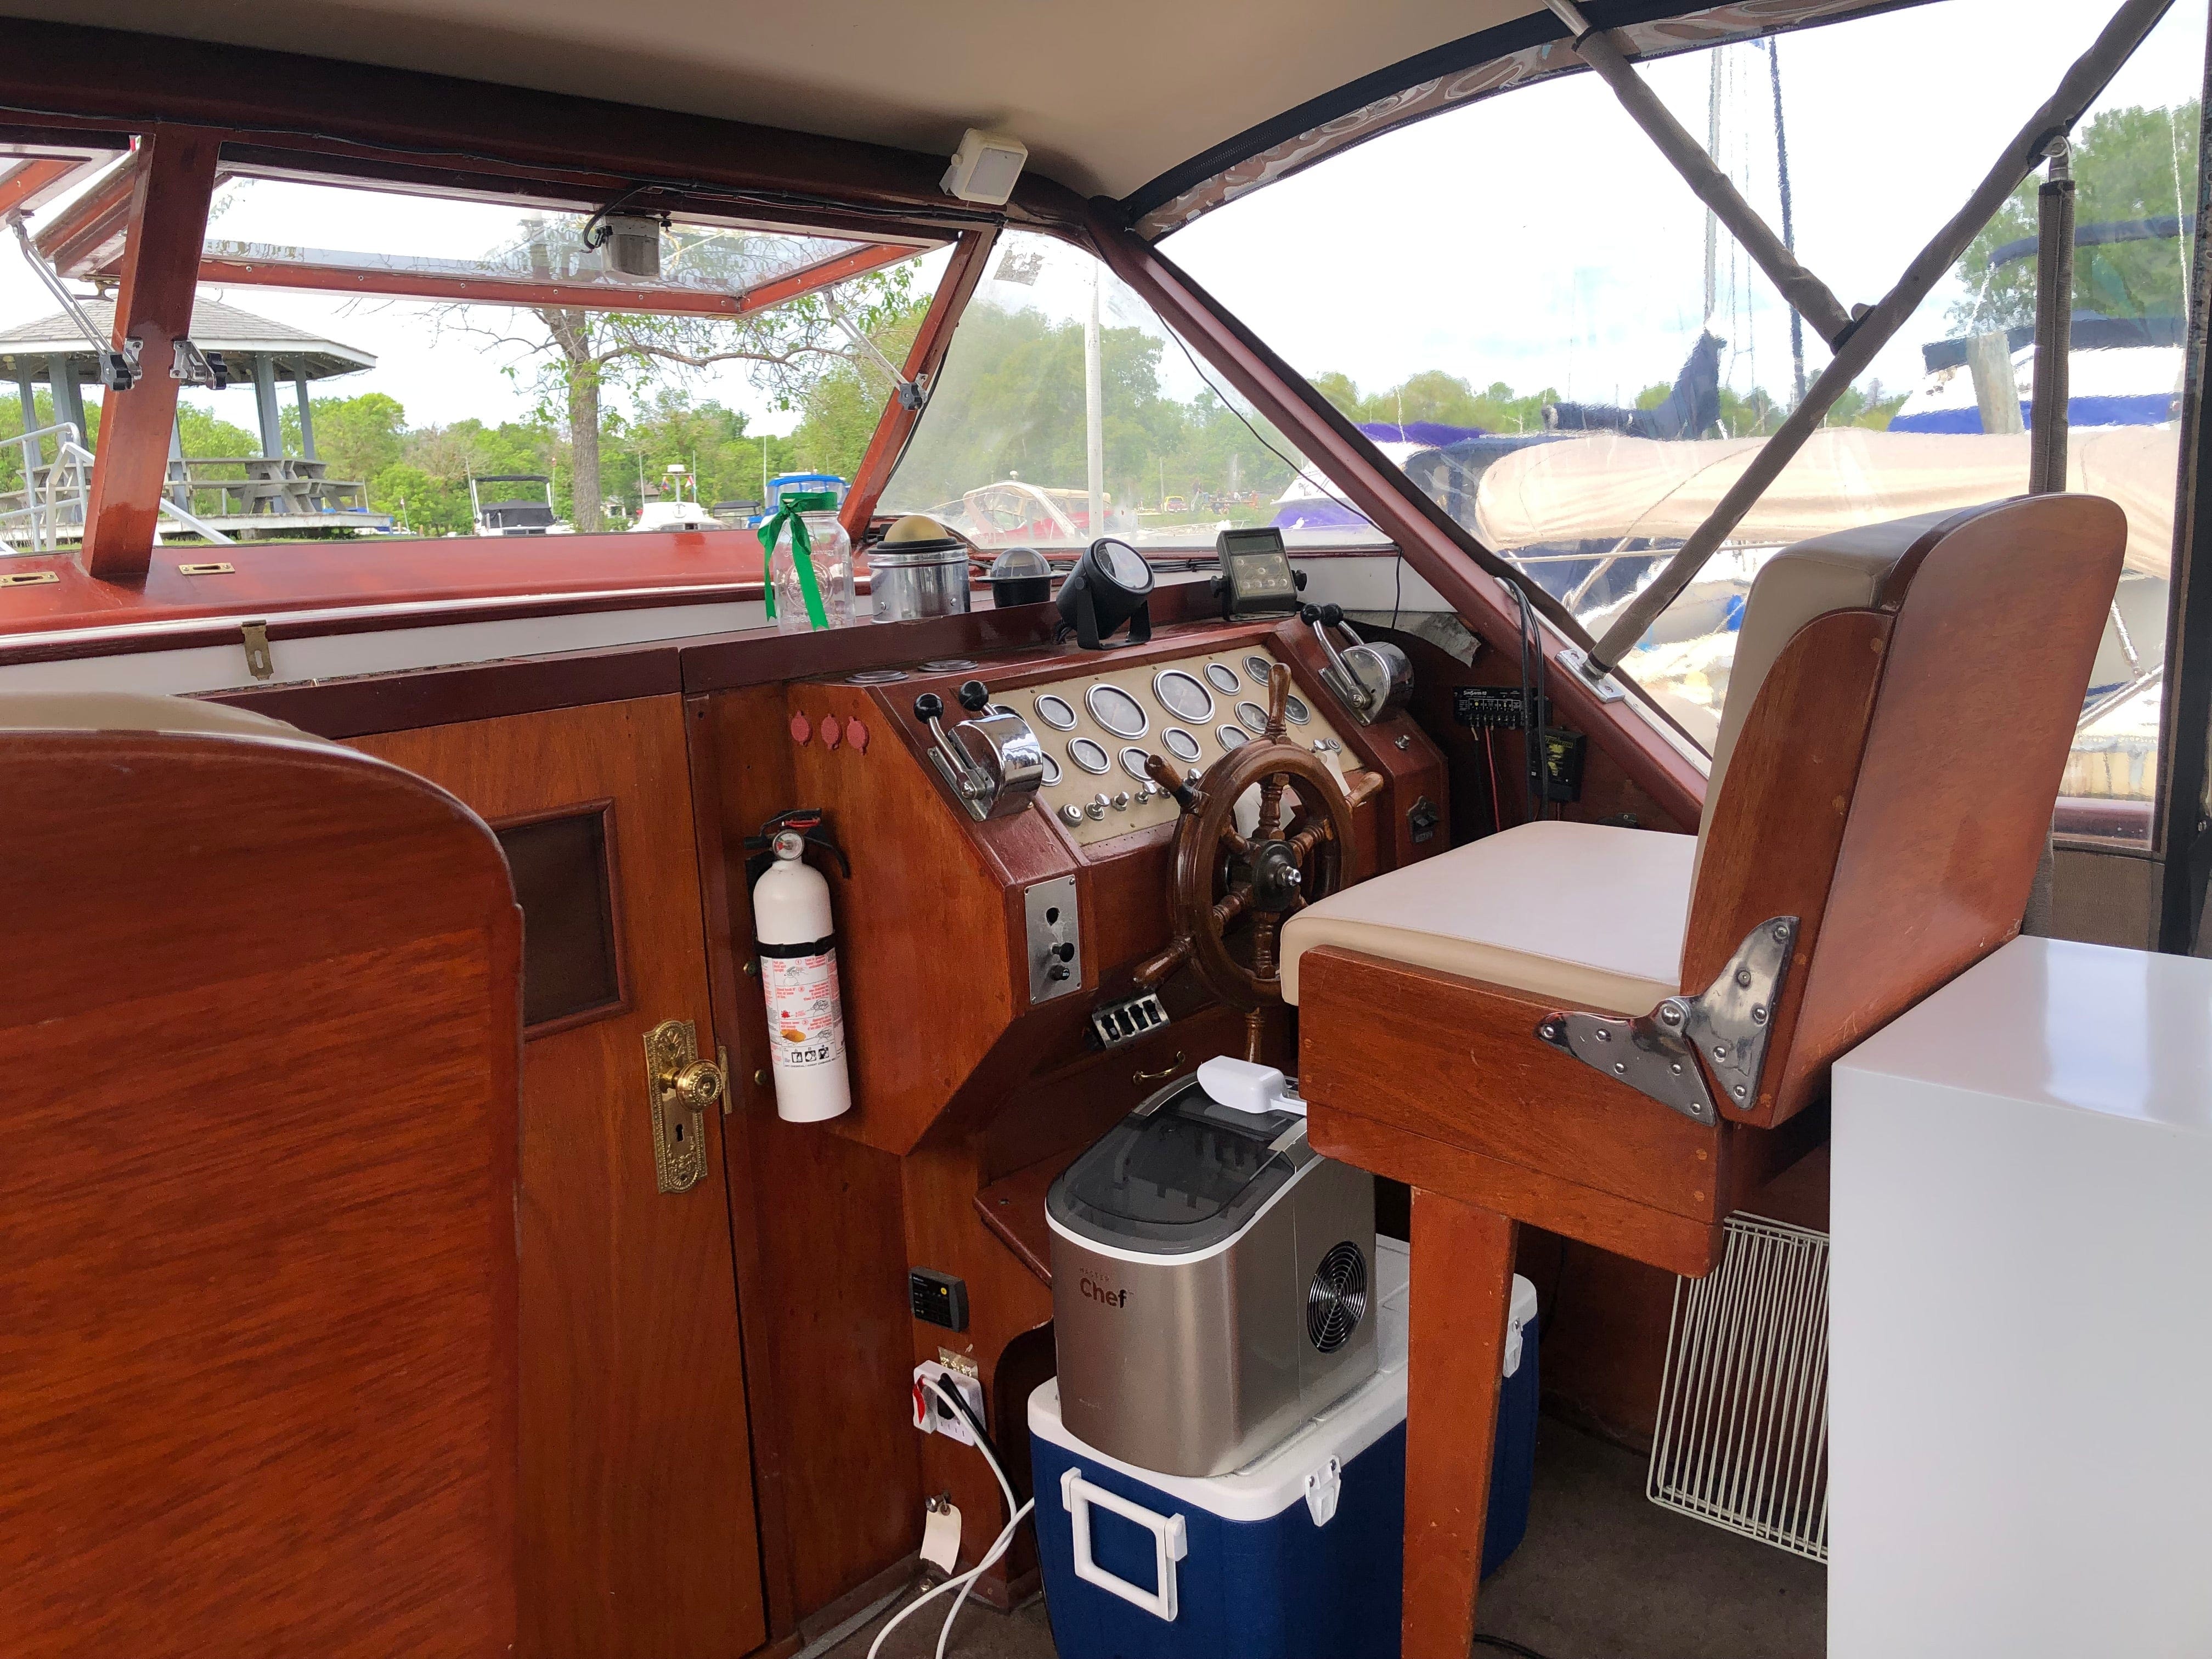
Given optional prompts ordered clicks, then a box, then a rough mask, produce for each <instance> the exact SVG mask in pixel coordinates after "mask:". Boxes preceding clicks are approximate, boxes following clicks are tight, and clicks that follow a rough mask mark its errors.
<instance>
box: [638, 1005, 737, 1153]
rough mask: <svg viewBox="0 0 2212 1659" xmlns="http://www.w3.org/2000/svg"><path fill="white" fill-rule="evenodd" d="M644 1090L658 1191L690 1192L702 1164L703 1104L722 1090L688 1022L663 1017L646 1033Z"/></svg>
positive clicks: (704, 1146) (719, 1077)
mask: <svg viewBox="0 0 2212 1659" xmlns="http://www.w3.org/2000/svg"><path fill="white" fill-rule="evenodd" d="M645 1088H646V1098H647V1101H649V1102H650V1103H651V1105H652V1111H653V1170H654V1173H655V1175H656V1176H658V1177H659V1182H660V1190H661V1191H662V1192H664V1193H684V1192H689V1191H690V1189H691V1188H693V1187H695V1186H696V1185H697V1184H698V1182H699V1177H700V1176H701V1175H702V1174H703V1173H704V1172H705V1170H706V1168H707V1108H708V1107H709V1106H711V1105H713V1104H714V1102H715V1101H717V1100H718V1099H720V1098H721V1097H722V1096H723V1094H724V1093H725V1092H726V1084H725V1081H724V1078H723V1068H722V1067H721V1066H718V1065H716V1064H715V1063H714V1061H713V1060H702V1059H700V1058H699V1033H698V1031H697V1030H696V1029H695V1028H694V1027H693V1025H692V1024H691V1022H690V1020H688V1019H665V1020H663V1021H661V1023H660V1024H658V1025H656V1026H654V1027H653V1029H652V1030H650V1031H647V1033H646V1034H645Z"/></svg>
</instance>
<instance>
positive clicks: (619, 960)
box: [357, 696, 767, 1659]
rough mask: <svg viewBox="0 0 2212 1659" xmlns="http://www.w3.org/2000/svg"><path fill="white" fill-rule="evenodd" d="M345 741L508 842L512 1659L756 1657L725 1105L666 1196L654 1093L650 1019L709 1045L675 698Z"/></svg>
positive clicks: (748, 1464) (760, 1638) (756, 1581)
mask: <svg viewBox="0 0 2212 1659" xmlns="http://www.w3.org/2000/svg"><path fill="white" fill-rule="evenodd" d="M357 746H358V747H360V748H362V749H363V750H368V752H370V753H372V754H375V755H379V756H381V757H385V758H386V759H388V760H391V761H393V762H396V763H398V764H399V765H401V766H404V767H406V768H407V769H410V771H413V772H416V773H419V774H420V775H422V776H424V777H426V778H428V779H430V780H432V781H434V782H436V783H439V784H441V785H443V786H444V787H446V788H447V789H449V790H451V791H452V792H453V793H454V794H456V795H458V796H459V797H460V798H461V799H463V800H464V801H465V802H467V803H468V804H469V805H471V806H472V807H474V808H475V809H476V810H477V811H478V812H479V813H481V814H482V815H483V817H484V818H486V819H487V820H488V821H489V823H491V824H492V825H493V827H494V828H495V829H499V830H501V832H502V840H503V841H504V842H506V843H507V849H508V861H509V863H510V865H511V866H513V867H514V871H515V877H516V887H517V893H518V896H519V897H520V899H521V900H522V903H523V910H524V932H525V974H524V980H525V983H524V1003H525V1010H526V1015H525V1017H526V1022H527V1024H526V1042H525V1046H524V1065H523V1103H522V1122H523V1128H522V1206H521V1214H522V1224H521V1225H522V1237H521V1251H522V1291H521V1365H522V1401H521V1430H522V1496H521V1511H522V1539H521V1546H522V1561H521V1568H522V1571H521V1603H522V1606H521V1627H522V1644H521V1648H520V1653H521V1656H522V1659H570V1656H574V1659H625V1656H637V1659H646V1656H655V1659H658V1656H666V1655H706V1654H740V1653H744V1652H747V1651H749V1650H751V1649H753V1648H756V1647H758V1646H760V1645H761V1644H763V1642H764V1641H766V1639H767V1627H766V1622H765V1620H764V1617H763V1603H762V1581H761V1569H760V1540H759V1534H758V1529H757V1525H756V1522H755V1517H754V1510H753V1481H752V1461H751V1454H750V1446H749V1442H748V1438H747V1425H746V1413H745V1396H744V1370H743V1365H742V1361H741V1358H740V1355H739V1348H738V1304H737V1285H736V1279H735V1269H734V1267H733V1265H732V1256H731V1247H730V1219H729V1193H728V1189H727V1186H726V1177H725V1176H724V1173H723V1163H722V1151H721V1136H722V1122H721V1114H720V1109H719V1108H717V1107H713V1106H710V1107H708V1109H707V1111H706V1114H705V1120H706V1127H707V1143H706V1146H705V1147H704V1149H703V1151H704V1158H703V1160H702V1162H703V1165H704V1168H703V1172H702V1174H701V1175H700V1176H699V1177H698V1180H697V1182H696V1185H694V1186H692V1187H690V1188H689V1189H688V1190H685V1191H683V1192H674V1193H671V1192H664V1191H662V1190H661V1189H660V1182H659V1178H658V1173H657V1171H658V1164H657V1163H656V1159H655V1156H654V1143H653V1122H652V1106H651V1102H650V1101H649V1099H648V1097H647V1070H646V1049H645V1040H646V1036H647V1033H648V1032H650V1031H652V1030H653V1028H654V1027H655V1026H657V1025H659V1024H660V1023H661V1022H663V1021H665V1020H689V1021H691V1022H692V1023H693V1024H694V1026H695V1028H696V1031H697V1033H698V1036H699V1040H700V1042H701V1045H702V1049H703V1050H704V1052H705V1054H707V1056H708V1058H712V1056H713V1048H714V1034H713V1025H712V1022H711V1018H710V1016H709V1012H708V1000H707V969H706V945H705V939H704V935H703V931H702V921H701V915H700V898H699V885H698V873H697V864H696V857H695V852H694V841H693V835H692V819H691V794H690V775H689V772H688V770H687V766H686V761H685V754H684V712H683V706H682V704H681V702H680V701H679V700H678V698H676V697H673V696H669V697H653V698H643V699H640V700H638V701H635V702H617V703H605V704H600V705H598V706H595V707H587V708H564V709H557V710H552V711H549V712H546V713H543V714H520V715H514V716H511V717H508V718H505V719H500V720H481V721H475V722H471V723H469V724H465V725H459V726H435V727H430V728H428V729H425V730H422V731H416V732H396V733H391V734H387V735H384V736H379V737H373V738H362V739H361V740H360V741H359V743H358V745H357ZM594 860H597V861H598V862H597V863H595V862H594ZM600 867H604V870H605V891H604V894H603V895H594V894H593V893H592V892H591V891H590V890H589V889H590V886H591V884H592V882H593V881H594V880H595V879H597V875H596V872H597V870H598V869H599V868H600ZM533 891H535V892H536V893H537V894H538V902H536V903H533ZM533 910H535V911H536V912H537V914H535V915H533V914H532V912H533ZM533 927H535V928H536V929H537V932H536V934H535V936H534V937H533V936H532V928H533ZM610 945H611V949H612V951H613V954H614V960H613V961H612V962H611V963H610V962H608V961H606V960H605V958H604V956H603V952H604V951H605V948H606V947H608V946H610ZM533 969H535V970H536V971H535V972H534V974H533Z"/></svg>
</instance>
